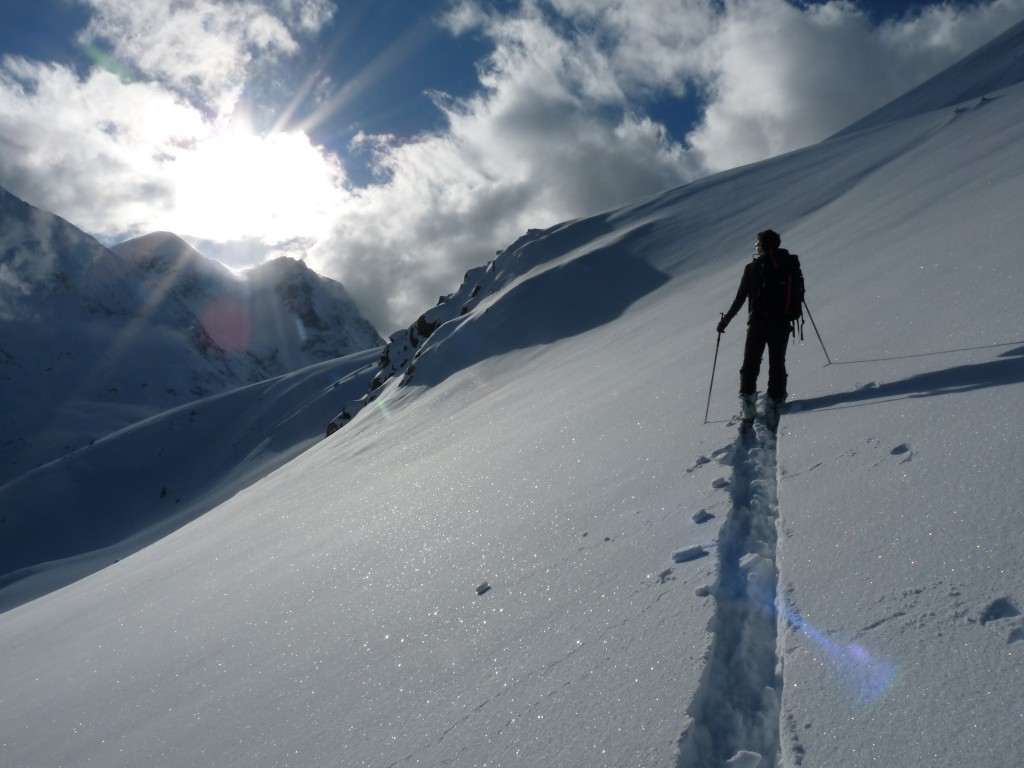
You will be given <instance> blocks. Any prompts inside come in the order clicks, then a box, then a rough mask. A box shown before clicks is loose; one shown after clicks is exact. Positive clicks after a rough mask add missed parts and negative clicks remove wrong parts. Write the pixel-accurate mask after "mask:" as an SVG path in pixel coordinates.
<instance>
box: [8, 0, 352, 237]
mask: <svg viewBox="0 0 1024 768" xmlns="http://www.w3.org/2000/svg"><path fill="white" fill-rule="evenodd" d="M89 5H91V6H92V8H93V9H94V15H93V16H92V17H91V20H90V22H89V24H88V26H87V27H86V28H85V29H84V30H82V32H81V33H80V34H79V36H78V37H79V40H80V41H81V42H82V44H83V46H84V49H85V50H86V51H87V52H88V53H89V55H90V56H92V58H93V60H94V62H95V66H94V67H92V68H91V69H90V70H89V71H88V72H87V73H86V74H85V75H84V76H82V75H79V74H78V73H77V72H76V71H75V70H74V69H72V68H71V67H69V66H64V65H60V64H56V63H43V62H37V61H29V60H26V59H24V58H17V57H8V58H6V59H4V60H3V62H2V66H0V183H2V184H3V185H4V186H5V187H6V188H8V189H9V190H11V191H12V192H14V193H15V194H18V195H19V196H20V197H22V198H24V199H26V200H28V201H30V202H32V203H33V204H36V205H39V206H41V207H43V208H46V209H48V210H51V211H55V212H57V213H59V214H60V215H62V216H64V217H65V218H68V219H70V220H71V221H73V222H74V223H75V224H77V225H78V226H81V227H83V228H85V229H87V230H88V231H90V232H93V233H95V234H98V235H101V236H107V237H110V236H116V235H119V234H124V235H132V234H139V233H141V232H144V231H148V230H152V229H172V230H174V231H177V232H179V233H180V234H182V235H187V236H193V237H196V238H208V239H211V240H232V239H242V238H258V239H260V240H264V241H271V242H294V241H295V240H296V239H299V240H301V239H305V240H307V241H308V242H312V241H314V240H315V239H317V238H318V237H321V236H323V235H324V233H325V232H326V231H327V230H328V229H329V225H330V221H331V219H332V217H333V213H334V211H335V210H336V209H337V208H338V201H339V197H340V195H341V194H342V188H343V185H344V181H345V177H344V171H343V169H342V168H341V166H340V163H339V161H338V158H337V157H336V156H334V155H333V154H332V153H330V152H327V151H325V150H324V149H322V148H320V147H315V146H313V145H312V143H311V142H310V140H309V138H308V136H306V135H305V134H304V133H301V132H295V131H293V132H271V133H267V134H260V133H259V132H258V131H257V130H256V129H255V128H254V127H253V125H252V122H253V121H252V120H251V119H250V118H249V114H248V110H247V107H248V104H249V102H250V101H251V98H250V97H248V96H247V97H246V99H245V100H240V99H241V97H242V95H243V92H244V91H245V89H246V87H247V86H249V85H251V84H252V83H253V82H254V81H255V80H257V79H258V77H259V75H260V72H262V71H263V70H265V69H266V68H268V67H269V66H270V65H271V64H273V63H275V62H277V61H278V60H279V59H280V57H283V56H289V55H292V54H294V53H295V51H296V50H297V47H298V43H297V41H296V35H301V34H306V33H311V32H315V31H317V30H318V29H319V27H320V25H323V24H325V23H326V22H327V21H328V20H329V19H330V17H331V13H332V12H333V7H334V6H333V4H332V3H330V2H328V1H327V0H267V2H262V3H257V2H217V3H213V2H204V1H203V0H199V1H198V2H192V3H168V2H166V0H89Z"/></svg>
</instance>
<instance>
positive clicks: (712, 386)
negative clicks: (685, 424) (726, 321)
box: [704, 331, 722, 424]
mask: <svg viewBox="0 0 1024 768" xmlns="http://www.w3.org/2000/svg"><path fill="white" fill-rule="evenodd" d="M721 343H722V332H721V331H719V332H718V338H717V339H716V340H715V361H714V362H713V363H712V364H711V385H710V386H709V387H708V407H707V408H705V409H704V423H705V424H707V423H708V414H709V413H711V390H712V389H714V387H715V368H717V367H718V347H719V345H720V344H721Z"/></svg>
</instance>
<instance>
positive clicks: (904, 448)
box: [889, 443, 914, 464]
mask: <svg viewBox="0 0 1024 768" xmlns="http://www.w3.org/2000/svg"><path fill="white" fill-rule="evenodd" d="M889 453H890V454H891V455H892V456H904V457H905V458H904V459H903V461H901V462H900V464H906V463H907V462H908V461H910V460H911V459H913V458H914V452H913V451H912V450H910V446H909V445H907V444H906V443H900V444H899V445H897V446H896V447H895V448H893V449H892V450H891V451H889Z"/></svg>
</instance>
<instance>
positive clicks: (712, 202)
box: [0, 57, 1024, 768]
mask: <svg viewBox="0 0 1024 768" xmlns="http://www.w3.org/2000/svg"><path fill="white" fill-rule="evenodd" d="M986 61H987V60H986V59H982V60H978V59H976V60H975V63H974V66H976V67H983V66H984V65H985V63H986ZM993 61H994V62H995V63H996V64H998V63H999V62H1001V61H1002V58H1000V57H996V58H994V59H993ZM993 66H995V65H993ZM940 77H941V76H940ZM939 86H941V80H940V81H939ZM939 86H935V87H936V88H938V87H939ZM982 96H987V97H988V98H987V99H984V100H983V99H982V98H981V97H982ZM959 107H962V109H960V108H959ZM1021 146H1024V85H1019V84H1018V85H1013V86H1010V87H1005V88H1004V89H1003V90H1000V91H995V92H991V93H988V92H986V93H972V94H970V98H969V99H968V101H967V102H965V103H964V104H958V105H955V107H951V108H945V107H944V108H942V109H939V110H937V111H927V112H914V113H912V114H906V115H901V116H900V118H899V119H897V120H894V121H892V122H887V123H885V124H879V125H874V126H872V127H870V128H868V129H865V130H862V131H857V132H851V133H848V134H845V135H842V136H838V137H834V138H833V139H830V140H829V141H826V142H823V143H822V144H820V145H818V146H815V147H811V148H809V149H807V150H802V151H800V152H796V153H793V154H791V155H788V156H786V157H782V158H777V159H774V160H771V161H767V162H764V163H760V164H757V165H754V166H749V167H746V168H741V169H737V170H735V171H731V172H728V173H725V174H720V175H718V176H715V177H712V178H709V179H705V180H703V181H701V182H698V183H696V184H693V185H690V186H688V187H684V188H681V189H678V190H673V191H670V192H667V193H665V194H664V195H661V196H657V197H654V198H651V199H648V200H643V201H638V202H637V203H636V204H634V205H632V206H629V207H626V208H623V209H621V210H617V211H612V212H609V213H607V214H602V215H600V216H596V217H593V218H591V219H587V220H581V221H578V222H570V223H567V224H565V225H563V226H561V227H557V228H554V229H552V230H549V231H546V232H543V233H534V234H532V235H531V236H529V237H526V238H524V239H523V240H522V241H521V242H520V243H518V244H516V245H515V246H514V247H510V248H509V249H507V250H506V251H505V252H503V254H502V255H501V256H499V258H498V259H496V260H495V263H494V265H493V271H494V282H493V283H492V284H491V285H492V288H493V289H494V290H493V293H490V294H489V295H485V296H484V297H482V298H481V299H480V300H479V301H478V302H477V303H475V304H474V305H473V306H472V307H471V308H469V309H468V311H467V313H466V314H465V315H459V316H457V317H454V318H452V319H450V320H448V321H447V322H446V323H445V324H444V325H442V326H441V327H440V328H439V329H438V330H437V331H436V332H435V333H434V335H432V336H431V337H430V339H428V340H427V342H426V343H425V344H423V345H422V347H421V348H420V349H419V351H418V353H417V357H416V360H415V371H414V373H412V374H411V375H410V374H405V375H398V376H395V377H394V378H392V379H391V380H390V381H389V382H388V383H387V384H385V385H384V386H383V387H382V388H381V391H380V394H379V396H378V397H377V399H376V400H375V401H374V402H373V403H372V404H371V405H370V406H368V407H366V408H364V409H363V410H362V411H361V412H359V414H358V415H357V416H355V418H354V419H352V421H351V422H350V423H348V424H347V425H346V426H344V427H343V428H342V429H341V430H340V431H338V432H337V433H336V434H334V435H332V436H331V437H330V438H327V439H326V440H322V441H320V442H317V443H316V444H315V445H308V443H307V444H304V445H302V446H301V447H304V448H307V449H306V450H305V451H304V452H302V453H301V454H300V455H297V456H296V457H295V458H293V459H292V460H291V461H289V462H287V463H285V464H283V465H281V466H279V468H278V469H277V470H276V471H274V472H273V473H271V474H269V475H268V476H266V477H264V478H263V479H261V480H259V481H258V482H255V483H253V484H251V485H248V486H247V487H245V488H244V489H243V490H239V491H238V492H237V493H235V494H234V495H233V496H231V498H228V499H226V500H225V501H224V502H223V503H221V504H219V505H218V506H216V507H215V508H214V509H212V510H210V511H208V512H207V513H206V514H204V515H202V516H201V517H198V518H197V519H195V520H193V521H192V522H190V523H189V524H187V525H184V526H183V527H180V528H178V529H177V530H175V531H174V532H173V533H170V534H168V535H166V536H164V537H162V538H160V539H159V540H158V541H155V542H153V543H151V544H150V545H149V546H147V547H145V548H143V549H140V550H138V551H137V552H136V553H135V554H133V555H131V556H128V557H124V558H123V559H121V560H120V561H119V562H117V563H115V564H112V565H110V566H109V567H107V568H105V569H103V570H101V571H98V572H96V573H93V574H92V575H91V576H89V577H87V578H84V579H81V580H79V581H77V582H75V583H74V584H71V585H69V586H67V587H65V588H63V589H60V590H57V591H54V592H52V593H50V594H47V595H45V596H43V597H40V598H38V599H36V600H34V601H32V602H29V603H26V604H23V605H21V606H19V607H16V608H13V609H11V610H8V611H6V612H5V613H3V614H0V647H3V649H4V653H3V654H2V655H0V679H2V680H3V685H2V686H0V708H2V710H3V712H4V716H3V718H2V720H0V748H2V751H3V754H4V764H5V766H6V765H11V766H14V767H16V768H23V767H28V766H32V767H33V768H34V767H35V766H51V765H76V766H84V765H103V766H104V767H105V768H106V767H108V766H137V765H141V764H156V765H167V766H185V765H218V766H247V767H248V766H253V765H259V766H322V765H344V766H389V765H412V764H422V765H440V764H455V765H460V766H484V765H495V766H497V765H509V766H510V765H559V766H576V765H579V766H588V767H589V766H626V765H628V766H687V767H689V766H721V765H730V766H751V767H752V766H758V765H760V766H769V765H771V766H782V767H784V768H792V767H794V766H826V765H828V766H832V765H842V766H844V768H857V767H859V766H874V765H891V766H901V768H902V767H906V766H911V767H912V766H934V765H936V764H944V765H971V766H980V767H981V768H997V767H999V768H1001V767H1003V766H1008V765H1016V764H1017V763H1018V762H1019V760H1020V756H1021V755H1022V754H1024V728H1022V723H1024V705H1022V704H1021V701H1022V699H1021V695H1020V692H1021V690H1022V687H1024V686H1022V684H1024V670H1022V666H1021V659H1022V657H1024V645H1022V642H1024V615H1022V611H1024V576H1022V573H1021V569H1020V552H1021V545H1022V543H1024V534H1022V533H1021V523H1020V505H1019V499H1020V498H1021V497H1022V491H1024V488H1022V486H1024V480H1022V478H1021V473H1020V467H1021V466H1022V464H1024V455H1022V454H1024V448H1022V447H1021V442H1020V440H1019V439H1018V434H1017V433H1018V432H1019V428H1018V425H1017V423H1016V421H1015V418H1014V414H1017V413H1020V412H1021V408H1022V406H1024V387H1022V386H1021V385H1022V383H1024V339H1022V334H1021V328H1022V325H1024V308H1022V304H1021V302H1020V300H1019V295H1018V294H1019V286H1020V275H1021V267H1020V259H1019V248H1018V242H1019V232H1018V231H1017V230H1018V221H1019V205H1020V204H1019V201H1020V200H1021V199H1022V198H1024V153H1022V152H1021V150H1020V147H1021ZM768 226H770V227H772V228H773V229H776V230H777V231H779V232H780V233H782V237H783V245H784V246H785V247H787V248H789V249H790V250H792V251H793V252H795V253H798V254H799V255H800V258H801V263H802V265H803V269H804V273H805V276H806V279H807V286H808V294H807V300H808V304H809V306H810V309H811V311H812V312H813V313H814V319H815V321H816V324H817V327H818V329H819V330H820V332H821V336H822V339H823V341H824V344H825V345H826V346H827V348H828V351H829V356H830V357H831V359H832V361H833V363H832V364H826V362H827V361H826V358H825V355H824V353H823V350H822V348H821V345H819V343H818V339H817V337H816V336H815V335H814V334H813V332H812V331H811V329H810V327H809V326H808V327H807V328H806V329H805V330H806V333H807V338H806V341H805V342H804V343H802V344H800V345H797V346H794V347H791V349H790V353H789V357H790V389H791V396H792V397H791V404H790V406H789V409H788V410H787V412H786V413H784V414H783V416H782V422H781V425H780V429H779V433H778V436H777V439H776V438H775V437H773V436H772V435H771V434H769V433H767V432H766V431H765V430H764V429H763V428H760V429H759V430H758V431H757V432H756V433H755V434H754V435H742V434H739V432H738V429H737V426H738V425H737V423H736V422H735V420H734V419H733V418H731V414H732V413H734V411H735V407H736V400H735V390H736V379H737V374H736V369H737V368H738V366H739V357H740V352H741V346H742V338H743V333H742V329H741V328H740V327H739V326H738V324H733V326H732V327H731V328H730V329H729V331H728V332H727V333H726V334H724V335H723V337H722V341H721V349H720V353H719V357H718V367H719V370H718V372H717V375H716V378H715V386H714V389H713V391H712V392H711V408H710V415H709V419H708V421H709V423H707V424H704V423H703V415H704V412H705V407H706V405H707V398H708V381H709V378H710V374H711V364H712V356H713V354H714V348H715V334H714V328H715V325H716V324H717V321H718V313H719V312H721V311H723V310H724V309H725V308H726V307H727V306H728V303H729V300H730V299H731V297H732V295H733V294H734V291H735V288H736V284H737V282H738V280H739V276H740V273H741V270H742V266H743V263H744V262H745V260H746V259H747V258H749V253H750V251H751V247H752V243H753V236H754V233H755V232H756V231H758V230H759V229H764V228H765V227H768ZM499 278H500V279H499ZM471 279H472V280H474V281H475V280H479V279H481V275H480V274H479V273H475V274H473V275H472V276H471ZM302 397H304V398H305V397H308V393H305V392H304V393H302ZM343 399H344V397H343V396H342V395H339V402H338V403H337V404H336V405H337V407H341V406H342V405H343V404H344V403H343V402H341V400H343ZM210 405H211V412H212V407H213V405H214V403H210ZM247 418H249V419H252V420H253V421H252V422H247V421H246V419H247ZM259 419H260V417H259V416H257V415H256V414H252V415H249V416H246V415H245V414H244V413H243V414H241V415H240V416H239V422H238V426H237V427H236V429H235V432H236V433H237V432H239V431H241V430H243V429H245V428H247V427H248V426H250V425H251V426H255V425H256V423H257V422H258V421H259ZM227 431H229V430H224V431H222V434H226V432H227ZM129 445H132V443H131V442H130V441H126V442H125V443H124V448H123V450H122V451H114V450H113V449H111V450H112V452H111V454H110V456H108V457H106V458H104V459H103V462H104V465H105V466H106V467H108V468H109V467H110V466H114V467H116V466H119V462H121V464H120V465H125V463H126V462H127V460H128V458H129V456H128V451H129ZM216 445H217V441H216V440H215V439H213V438H210V437H209V436H208V435H206V436H204V437H203V439H202V440H201V441H198V442H195V443H191V446H192V449H193V450H194V451H195V452H196V454H197V455H199V456H204V457H205V456H208V455H213V454H215V453H216V451H215V447H216ZM307 446H308V447H307ZM83 455H84V454H83ZM158 469H160V470H163V471H166V469H167V466H166V465H164V466H161V467H158ZM153 476H154V477H157V476H160V475H159V473H156V474H154V475H153ZM148 483H149V481H147V484H148ZM5 490H6V489H5ZM39 493H40V494H42V493H43V491H42V490H40V491H39ZM40 498H42V497H40ZM26 503H27V502H26ZM66 503H67V504H68V505H69V507H70V508H71V509H72V510H73V508H74V501H73V499H70V498H69V499H67V500H66ZM150 503H152V504H156V503H157V500H156V499H154V500H153V501H152V502H150ZM8 509H9V508H8V506H7V505H6V504H5V505H4V507H3V510H4V512H3V514H5V515H9V514H10V512H9V511H8ZM698 549H700V550H703V551H705V552H707V555H705V556H702V557H696V558H689V557H686V556H683V553H694V552H697V551H698ZM484 587H487V589H484ZM0 595H2V591H0Z"/></svg>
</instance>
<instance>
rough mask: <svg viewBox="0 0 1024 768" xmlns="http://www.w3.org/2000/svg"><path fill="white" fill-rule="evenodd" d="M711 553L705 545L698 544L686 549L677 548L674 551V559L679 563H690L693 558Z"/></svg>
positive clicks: (696, 558)
mask: <svg viewBox="0 0 1024 768" xmlns="http://www.w3.org/2000/svg"><path fill="white" fill-rule="evenodd" d="M708 554H710V553H709V552H708V551H707V550H706V549H705V548H704V547H702V546H700V545H699V544H697V545H696V546H693V547H686V548H685V549H677V550H676V551H675V552H673V553H672V560H673V561H674V562H677V563H688V562H690V561H691V560H698V559H700V558H702V557H706V556H707V555H708Z"/></svg>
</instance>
